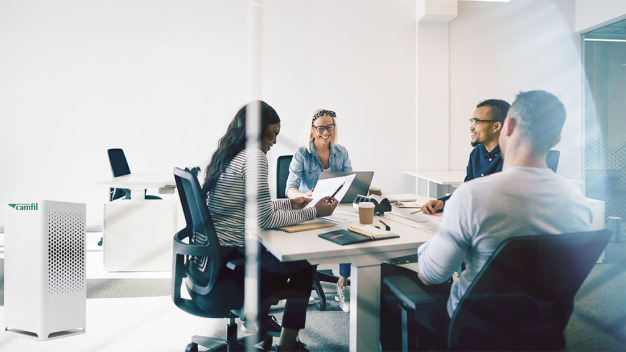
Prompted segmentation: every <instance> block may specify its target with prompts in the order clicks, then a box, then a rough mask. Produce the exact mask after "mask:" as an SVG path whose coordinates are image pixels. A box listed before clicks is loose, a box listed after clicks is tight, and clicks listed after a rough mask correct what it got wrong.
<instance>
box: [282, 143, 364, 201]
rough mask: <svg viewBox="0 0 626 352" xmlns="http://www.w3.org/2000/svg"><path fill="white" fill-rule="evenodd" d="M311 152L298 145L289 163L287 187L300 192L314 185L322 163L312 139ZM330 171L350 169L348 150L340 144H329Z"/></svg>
mask: <svg viewBox="0 0 626 352" xmlns="http://www.w3.org/2000/svg"><path fill="white" fill-rule="evenodd" d="M310 148H311V152H310V153H309V151H308V150H307V149H306V148H305V147H300V149H298V150H297V151H296V153H295V154H294V155H293V159H291V164H289V177H288V178H287V188H285V189H289V188H292V187H293V188H296V189H298V190H299V191H300V192H303V193H304V192H308V191H310V190H311V189H313V188H314V187H315V184H317V180H319V178H320V174H321V173H322V172H323V171H324V168H322V163H321V162H320V158H319V156H318V155H317V150H316V149H315V144H314V143H313V140H311V142H310ZM328 163H329V164H330V171H332V172H337V171H352V162H351V161H350V157H348V150H347V149H346V148H345V147H343V146H341V145H338V144H337V145H332V144H331V145H330V157H329V159H328Z"/></svg>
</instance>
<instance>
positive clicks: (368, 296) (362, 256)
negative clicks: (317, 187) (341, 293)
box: [259, 204, 439, 352]
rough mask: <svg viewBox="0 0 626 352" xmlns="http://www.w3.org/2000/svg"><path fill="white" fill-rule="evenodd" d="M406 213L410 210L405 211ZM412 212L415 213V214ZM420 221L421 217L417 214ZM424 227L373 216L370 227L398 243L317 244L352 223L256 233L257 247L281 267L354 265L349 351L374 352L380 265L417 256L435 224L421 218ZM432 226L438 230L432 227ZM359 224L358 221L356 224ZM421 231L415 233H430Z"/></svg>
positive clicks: (345, 208)
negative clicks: (384, 229)
mask: <svg viewBox="0 0 626 352" xmlns="http://www.w3.org/2000/svg"><path fill="white" fill-rule="evenodd" d="M337 209H338V210H341V211H346V212H348V211H354V212H356V210H355V209H353V208H352V205H351V204H346V205H344V204H342V205H340V206H339V207H338V208H337ZM405 210H407V211H408V210H409V209H405ZM413 210H415V209H413ZM418 215H419V214H418ZM423 217H424V218H425V219H428V220H427V223H415V222H413V221H411V220H408V219H406V218H402V217H399V216H396V215H393V214H391V213H387V214H385V216H384V217H378V216H376V217H375V218H374V222H376V223H377V222H378V220H379V219H384V220H383V221H385V222H386V223H387V224H389V226H390V227H391V229H392V230H393V232H395V233H396V234H398V235H400V237H399V238H393V239H387V240H381V241H372V242H366V243H358V244H352V245H347V246H340V245H338V244H336V243H333V242H330V241H327V240H325V239H323V238H320V237H319V236H318V234H320V233H324V232H328V231H334V230H338V229H342V228H346V227H347V226H348V225H351V224H354V223H343V224H338V225H337V226H336V227H334V228H325V229H319V230H312V231H304V232H297V233H287V232H283V231H279V230H264V231H261V232H260V233H259V239H260V241H261V243H263V245H264V246H265V247H266V248H267V249H268V250H269V251H270V252H271V253H272V254H273V255H274V256H276V258H278V259H279V260H281V261H293V260H302V259H305V260H308V261H309V262H310V263H311V264H331V263H333V264H334V263H348V262H350V263H352V273H351V274H352V275H351V278H350V351H353V352H355V351H378V350H379V340H380V325H379V320H380V272H381V270H380V265H381V263H382V262H383V261H385V260H386V259H388V258H392V257H399V256H404V255H409V254H413V253H415V251H416V250H417V247H418V246H419V245H420V244H422V243H424V242H426V241H428V240H429V239H430V238H431V237H432V235H433V234H434V231H433V230H432V228H433V227H434V228H436V227H437V226H438V221H439V219H438V218H434V217H429V216H426V215H423ZM433 222H435V223H436V224H433ZM356 223H358V221H357V222H356ZM426 224H429V225H430V228H431V229H430V230H425V229H422V228H418V227H428V226H425V225H426Z"/></svg>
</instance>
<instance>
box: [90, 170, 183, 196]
mask: <svg viewBox="0 0 626 352" xmlns="http://www.w3.org/2000/svg"><path fill="white" fill-rule="evenodd" d="M98 184H99V185H105V186H108V187H111V188H127V189H130V198H131V199H145V190H146V188H162V187H165V186H173V187H175V186H176V182H175V181H174V175H173V174H152V173H150V174H148V173H143V174H128V175H124V176H118V177H112V178H110V179H107V180H102V181H99V182H98Z"/></svg>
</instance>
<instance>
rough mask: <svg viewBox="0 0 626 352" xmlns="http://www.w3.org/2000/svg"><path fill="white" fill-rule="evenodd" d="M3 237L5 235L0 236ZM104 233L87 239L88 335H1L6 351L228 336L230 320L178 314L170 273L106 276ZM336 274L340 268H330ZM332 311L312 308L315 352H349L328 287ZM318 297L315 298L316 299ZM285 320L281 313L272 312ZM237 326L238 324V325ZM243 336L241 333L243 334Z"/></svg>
mask: <svg viewBox="0 0 626 352" xmlns="http://www.w3.org/2000/svg"><path fill="white" fill-rule="evenodd" d="M0 235H1V234H0ZM99 239H100V234H96V233H88V234H87V258H86V263H87V329H86V333H85V334H80V335H75V336H68V337H63V338H59V339H54V340H48V341H37V340H33V339H30V338H26V337H22V336H19V335H16V334H14V333H9V332H5V331H0V350H1V351H3V352H14V351H15V352H24V351H29V352H39V351H46V352H56V351H58V352H124V351H146V352H147V351H157V352H166V351H167V352H170V351H171V352H174V351H184V349H185V346H186V345H187V343H189V342H190V341H191V336H192V335H207V336H219V337H225V336H226V325H227V320H226V319H203V318H199V317H195V316H192V315H189V314H187V313H185V312H183V311H181V310H180V309H178V308H177V307H176V306H175V305H174V304H173V303H172V301H171V298H170V286H169V285H170V280H169V278H170V273H107V272H106V271H105V270H104V268H103V266H102V247H98V246H97V241H98V240H99ZM0 258H1V259H0V275H1V276H2V280H1V281H0V283H1V286H0V321H1V322H2V327H3V328H4V259H3V258H4V241H3V237H2V236H0ZM328 268H334V270H335V272H336V271H337V269H338V268H337V266H328ZM325 292H326V293H327V294H328V307H327V310H326V311H324V312H319V311H318V310H317V309H316V308H315V306H314V305H311V306H310V307H309V313H308V314H307V328H306V329H305V330H303V331H302V332H301V334H300V338H301V340H302V341H303V342H304V343H306V344H307V345H308V347H309V348H310V350H311V351H313V352H315V351H319V352H322V351H347V350H348V336H349V318H350V317H349V314H348V313H344V312H343V311H341V309H340V308H339V306H338V304H337V302H335V301H334V291H333V286H332V285H330V284H328V285H327V284H325ZM313 295H315V294H313ZM273 314H275V315H276V317H277V318H278V320H279V321H280V320H281V313H280V311H277V312H275V313H273ZM237 322H238V324H239V325H241V324H240V322H239V320H238V321H237ZM240 335H241V333H240ZM275 342H277V339H275Z"/></svg>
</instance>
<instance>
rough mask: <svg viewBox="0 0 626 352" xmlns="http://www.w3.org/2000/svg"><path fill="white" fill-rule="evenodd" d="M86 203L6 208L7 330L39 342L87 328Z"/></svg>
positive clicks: (50, 202) (39, 204)
mask: <svg viewBox="0 0 626 352" xmlns="http://www.w3.org/2000/svg"><path fill="white" fill-rule="evenodd" d="M85 210H86V206H85V204H77V203H65V202H54V201H48V200H44V201H39V202H35V203H10V204H8V205H7V206H6V208H5V233H4V235H5V262H4V265H5V266H4V308H5V322H4V323H5V330H6V331H9V332H13V333H17V334H20V335H22V336H26V337H30V338H33V339H37V340H48V339H53V338H59V337H64V336H69V335H75V334H81V333H84V332H85V331H86V330H85V321H86V303H87V290H86V287H87V284H86V274H85Z"/></svg>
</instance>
